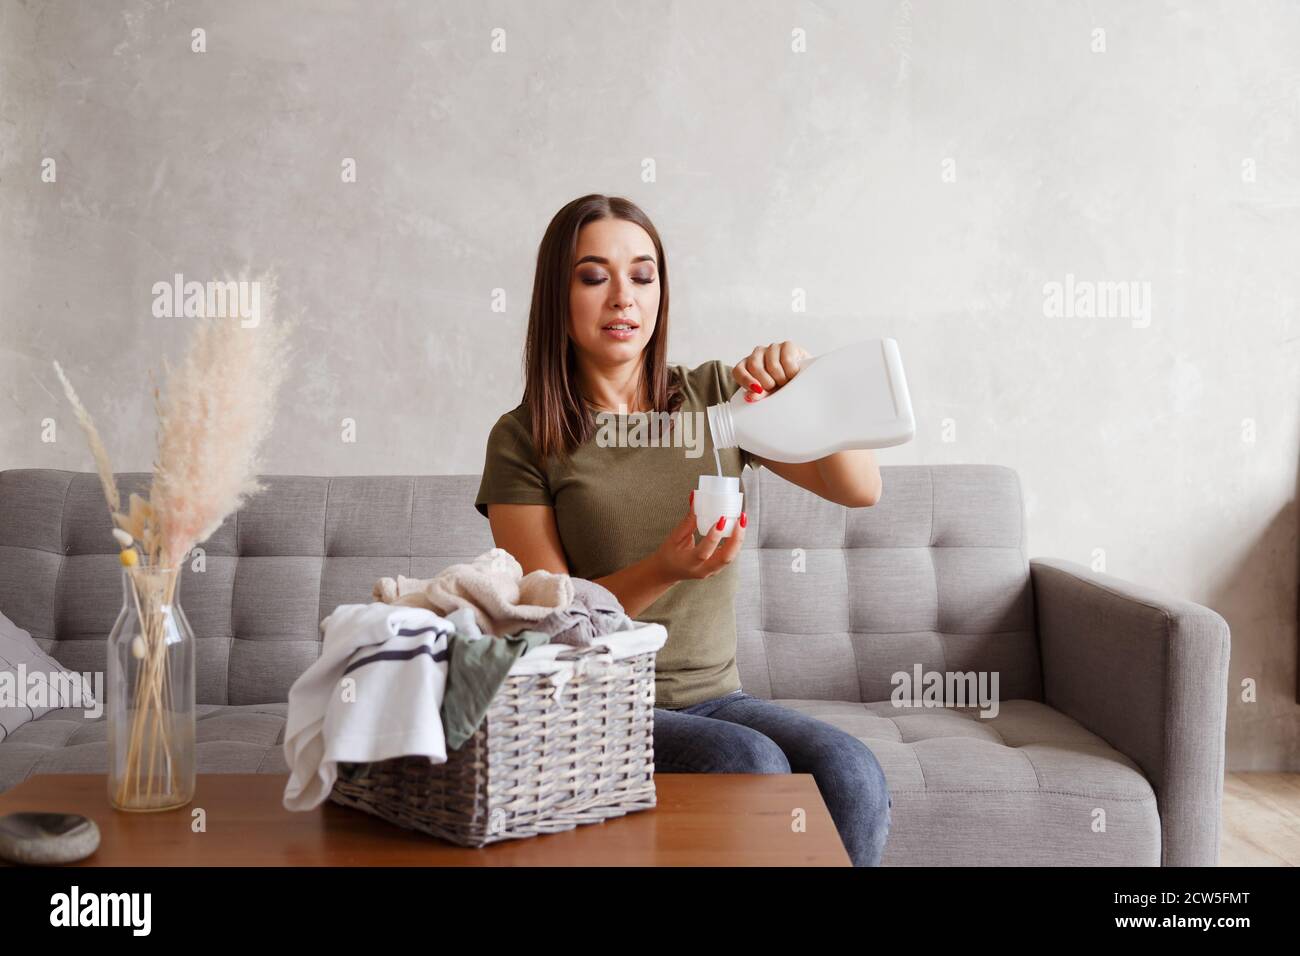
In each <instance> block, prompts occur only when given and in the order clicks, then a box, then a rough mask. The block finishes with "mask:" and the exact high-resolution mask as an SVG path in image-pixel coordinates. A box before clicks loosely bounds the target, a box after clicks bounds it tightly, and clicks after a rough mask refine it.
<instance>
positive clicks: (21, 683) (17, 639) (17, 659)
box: [0, 614, 94, 742]
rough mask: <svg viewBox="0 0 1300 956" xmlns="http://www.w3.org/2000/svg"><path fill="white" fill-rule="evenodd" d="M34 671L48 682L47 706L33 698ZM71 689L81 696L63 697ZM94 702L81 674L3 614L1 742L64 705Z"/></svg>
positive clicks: (0, 629) (0, 628)
mask: <svg viewBox="0 0 1300 956" xmlns="http://www.w3.org/2000/svg"><path fill="white" fill-rule="evenodd" d="M20 664H21V665H22V670H21V671H20V670H19V665H20ZM33 674H39V675H41V676H40V677H39V678H37V681H38V682H43V684H44V696H43V700H44V702H45V705H44V706H42V704H41V702H40V701H39V700H38V701H36V702H33V700H32V694H31V691H32V682H33V681H32V675H33ZM65 675H66V676H65ZM68 690H72V691H73V692H74V693H75V694H77V695H78V696H75V697H73V698H72V699H71V701H66V700H62V699H60V697H61V695H62V694H63V693H65V692H67V691H68ZM93 704H94V696H93V695H92V694H91V692H90V687H89V686H88V685H87V683H86V681H84V680H82V677H81V675H80V674H78V673H77V672H76V671H70V670H67V669H66V668H65V667H64V666H63V665H62V664H60V663H59V662H58V661H56V660H55V659H54V658H52V657H50V655H48V654H46V653H45V652H44V651H42V650H41V649H40V646H39V645H38V644H37V643H36V641H34V640H33V639H32V636H31V634H29V633H27V632H26V631H24V630H23V629H22V628H21V627H19V626H18V625H17V624H15V623H14V622H13V621H11V620H9V618H7V617H5V616H4V614H0V742H3V741H4V740H5V738H6V737H8V736H9V735H10V734H12V733H13V732H14V731H15V730H17V729H18V728H19V727H21V726H22V725H23V724H25V723H27V722H28V721H31V720H36V719H38V718H40V717H43V716H44V715H45V714H48V713H49V712H50V711H52V710H58V709H59V708H60V707H61V706H75V707H79V708H80V707H84V708H89V707H92V706H93Z"/></svg>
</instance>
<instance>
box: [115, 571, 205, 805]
mask: <svg viewBox="0 0 1300 956" xmlns="http://www.w3.org/2000/svg"><path fill="white" fill-rule="evenodd" d="M180 570H181V569H180V566H179V565H173V566H158V565H154V566H147V565H131V566H124V567H123V568H122V612H121V613H120V614H119V615H118V617H117V622H116V623H115V624H114V625H113V630H112V632H110V634H109V635H108V675H107V687H106V688H105V690H106V693H107V697H108V702H107V705H106V706H107V715H108V799H109V802H110V803H111V804H112V805H113V806H114V807H116V808H117V809H119V810H170V809H174V808H176V807H181V806H184V805H185V804H187V803H189V802H190V800H192V799H193V797H194V729H195V728H194V657H195V653H194V631H193V630H192V629H191V628H190V623H189V621H187V620H186V619H185V612H184V611H183V610H181V605H180V581H181V574H180Z"/></svg>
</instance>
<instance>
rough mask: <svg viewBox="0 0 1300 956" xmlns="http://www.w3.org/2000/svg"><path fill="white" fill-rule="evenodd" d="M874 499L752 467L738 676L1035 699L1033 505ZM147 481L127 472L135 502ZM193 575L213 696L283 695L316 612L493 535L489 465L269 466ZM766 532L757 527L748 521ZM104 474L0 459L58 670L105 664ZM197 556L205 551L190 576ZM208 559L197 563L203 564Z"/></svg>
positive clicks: (30, 585) (948, 471)
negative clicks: (947, 677)
mask: <svg viewBox="0 0 1300 956" xmlns="http://www.w3.org/2000/svg"><path fill="white" fill-rule="evenodd" d="M881 473H882V477H883V479H884V493H883V495H882V497H881V500H880V502H878V503H877V504H876V505H875V506H873V507H871V508H859V509H848V508H843V507H841V506H839V505H834V504H831V503H829V502H826V501H824V500H823V499H821V498H818V497H817V496H816V495H813V494H810V493H809V492H806V491H804V490H803V489H801V488H799V487H797V486H795V485H792V484H790V483H788V482H786V481H784V480H783V479H781V478H779V477H777V476H776V475H775V474H773V473H771V472H770V471H768V470H767V469H760V470H758V471H757V472H755V471H753V470H747V471H746V472H745V474H744V482H745V491H746V498H747V504H746V509H747V511H748V513H749V515H750V516H751V519H752V521H753V522H754V524H752V525H751V530H750V532H749V533H748V534H747V536H746V541H745V548H744V551H743V553H742V555H741V558H740V585H739V593H738V596H737V600H736V612H737V627H738V638H739V647H738V651H737V655H738V665H739V668H740V672H741V680H742V683H743V685H744V686H745V688H746V689H747V690H749V691H750V693H753V694H756V695H758V696H762V697H785V698H789V697H803V698H812V699H838V700H854V701H857V700H883V699H886V698H888V697H889V694H890V691H891V690H892V686H891V684H890V681H889V675H890V674H891V673H892V672H894V671H897V670H906V671H908V672H909V673H911V672H912V668H913V665H915V664H918V663H919V664H921V665H922V666H923V668H924V669H926V670H944V669H961V670H967V669H972V668H974V667H975V666H978V667H981V668H997V669H998V670H999V671H1000V674H1001V677H1000V680H1001V685H1000V688H999V690H1000V694H1001V696H1002V697H1003V698H1011V697H1033V698H1040V697H1041V679H1040V676H1039V667H1038V655H1037V644H1036V641H1035V639H1034V630H1033V611H1032V604H1031V597H1030V591H1029V571H1028V558H1027V555H1026V551H1025V543H1026V539H1025V529H1024V524H1023V521H1022V515H1023V505H1022V499H1021V494H1020V486H1019V481H1018V479H1017V477H1016V474H1015V472H1014V471H1012V470H1011V469H1009V468H1004V467H1000V466H993V465H933V466H883V467H882V468H881ZM149 480H150V476H149V475H148V474H147V473H143V472H127V473H120V474H118V475H117V481H118V487H119V490H120V491H121V494H122V497H123V502H124V503H125V501H126V499H127V496H128V495H129V494H130V493H131V492H132V491H136V492H139V493H141V494H145V493H146V492H147V489H148V484H149ZM261 480H262V482H263V483H264V484H265V485H266V486H267V490H266V491H265V492H264V493H262V494H259V495H255V496H253V497H252V498H250V499H249V501H248V502H247V504H246V505H245V506H244V507H243V508H242V509H241V510H240V511H238V512H236V513H235V514H234V515H232V516H231V517H230V518H229V519H228V520H227V521H226V522H225V523H224V524H223V525H222V527H221V528H220V529H218V531H217V532H216V533H215V534H214V535H213V536H212V537H211V538H209V539H208V540H207V541H206V542H205V543H204V544H202V545H201V546H200V548H199V549H198V550H197V551H196V554H195V555H194V556H192V558H191V561H190V563H188V564H187V565H186V568H185V571H184V575H183V579H182V583H181V591H180V597H181V605H182V606H183V607H184V608H185V613H186V616H187V617H188V619H189V621H190V624H191V625H192V626H193V628H194V631H195V633H196V635H197V636H198V667H197V670H198V674H197V688H196V689H197V695H198V702H199V703H200V704H261V703H268V702H273V701H284V700H287V699H288V693H289V687H290V685H291V684H292V683H293V682H294V680H295V679H296V678H297V677H298V675H299V674H301V673H302V671H303V670H305V669H306V667H307V666H308V665H309V664H310V663H311V662H312V661H313V660H315V659H316V657H317V655H318V654H319V648H320V638H321V634H320V626H319V624H320V621H321V619H322V618H323V617H325V616H326V615H327V614H329V613H330V611H332V610H333V609H334V608H335V607H336V606H337V605H339V604H342V603H349V602H358V601H360V602H365V601H369V600H371V587H372V586H373V584H374V582H375V581H376V580H377V579H378V578H380V577H383V576H385V575H387V576H396V575H398V574H405V575H407V576H410V577H431V576H432V575H434V574H436V573H438V572H439V571H441V570H442V569H443V568H445V567H447V566H449V565H452V564H456V563H459V562H463V561H468V560H471V559H473V558H474V557H475V556H477V555H479V554H481V553H482V552H484V551H486V550H488V549H489V548H491V547H492V546H493V541H492V535H491V530H490V528H489V526H488V523H487V522H486V521H485V520H484V519H483V517H482V516H481V515H480V514H479V513H478V512H477V511H476V510H475V509H474V507H473V500H474V496H475V494H476V492H477V490H478V484H479V476H477V475H430V476H393V475H383V476H372V477H368V476H347V477H313V476H301V475H266V476H263V477H262V479H261ZM755 532H757V533H755ZM117 550H118V549H117V545H116V542H115V541H114V540H113V537H112V534H111V525H110V522H109V519H108V514H107V506H106V504H105V502H104V496H103V491H102V489H101V487H100V483H99V478H98V476H97V475H95V474H94V473H93V472H71V471H61V470H54V469H11V470H8V471H0V611H3V612H4V613H5V614H6V615H7V616H8V617H9V618H10V619H11V620H13V621H14V623H16V624H17V625H18V626H19V627H22V628H25V629H26V630H28V631H30V632H31V634H32V636H33V637H34V638H35V639H36V640H37V642H38V643H39V644H40V645H41V647H42V648H43V649H45V650H46V651H47V652H48V653H50V654H51V655H52V656H53V657H55V658H56V659H57V660H58V661H60V662H61V663H62V664H63V665H64V666H65V667H68V668H70V669H72V670H77V671H102V670H103V669H104V666H105V638H106V637H107V635H108V633H109V631H110V630H111V629H112V627H113V622H114V620H115V619H116V616H117V613H118V611H119V610H120V609H121V606H122V583H121V568H120V565H119V564H118V561H117ZM196 562H198V564H197V567H196ZM200 569H201V570H200Z"/></svg>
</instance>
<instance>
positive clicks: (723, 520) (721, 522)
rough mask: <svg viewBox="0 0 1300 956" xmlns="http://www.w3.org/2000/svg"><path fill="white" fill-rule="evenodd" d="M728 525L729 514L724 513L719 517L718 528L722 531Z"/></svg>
mask: <svg viewBox="0 0 1300 956" xmlns="http://www.w3.org/2000/svg"><path fill="white" fill-rule="evenodd" d="M726 526H727V516H726V515H723V516H722V517H721V518H719V519H718V530H719V531H721V530H722V529H723V528H725V527H726Z"/></svg>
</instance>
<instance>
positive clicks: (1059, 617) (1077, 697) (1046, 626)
mask: <svg viewBox="0 0 1300 956" xmlns="http://www.w3.org/2000/svg"><path fill="white" fill-rule="evenodd" d="M1029 573H1030V582H1031V585H1032V587H1033V592H1034V607H1035V618H1036V621H1037V627H1038V641H1039V651H1040V654H1041V658H1042V667H1043V700H1044V702H1045V703H1046V704H1047V705H1048V706H1050V707H1054V708H1055V709H1057V710H1059V711H1061V712H1062V713H1064V714H1066V715H1068V716H1070V717H1072V718H1074V719H1075V720H1077V721H1078V722H1079V723H1081V724H1083V726H1085V727H1087V728H1088V729H1089V730H1090V731H1092V732H1093V733H1095V734H1097V735H1098V736H1099V737H1102V738H1103V739H1104V740H1106V741H1107V742H1109V743H1110V744H1111V746H1113V747H1114V748H1115V749H1116V750H1119V751H1120V752H1121V753H1124V754H1126V755H1128V756H1129V757H1131V758H1133V760H1134V761H1135V762H1136V763H1137V764H1138V766H1139V767H1141V768H1142V771H1143V772H1144V773H1145V774H1146V776H1147V779H1148V780H1149V781H1150V782H1151V786H1152V788H1153V789H1154V790H1155V792H1156V799H1157V802H1158V805H1159V810H1160V834H1161V841H1160V842H1161V862H1162V863H1163V865H1165V866H1213V865H1216V864H1217V863H1218V860H1219V839H1220V813H1221V809H1222V802H1223V752H1224V734H1225V729H1226V725H1227V708H1228V651H1229V643H1230V638H1229V632H1228V623H1227V621H1225V620H1224V619H1223V618H1222V617H1221V616H1220V615H1219V614H1217V613H1216V612H1214V611H1212V610H1210V609H1209V608H1207V607H1202V606H1201V605H1199V604H1195V603H1193V602H1191V601H1181V600H1176V599H1173V598H1169V597H1166V596H1164V595H1162V594H1160V593H1159V592H1157V591H1154V590H1151V589H1150V588H1145V587H1141V586H1139V585H1135V584H1130V583H1128V582H1126V581H1124V580H1122V579H1120V578H1117V577H1113V576H1111V575H1109V574H1103V573H1100V572H1097V571H1093V570H1091V569H1089V568H1088V567H1086V566H1084V565H1082V564H1076V563H1075V562H1072V561H1062V560H1057V559H1053V558H1033V559H1031V560H1030V562H1029Z"/></svg>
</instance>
